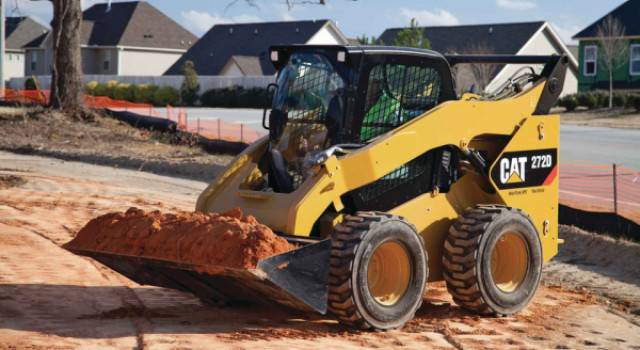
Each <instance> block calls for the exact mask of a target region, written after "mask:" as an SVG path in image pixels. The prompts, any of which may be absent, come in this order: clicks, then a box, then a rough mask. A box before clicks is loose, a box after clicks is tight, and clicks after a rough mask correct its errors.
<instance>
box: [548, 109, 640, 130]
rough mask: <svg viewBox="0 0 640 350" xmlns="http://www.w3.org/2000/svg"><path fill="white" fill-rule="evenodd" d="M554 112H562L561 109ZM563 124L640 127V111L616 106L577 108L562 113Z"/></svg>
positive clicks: (623, 127)
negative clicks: (592, 108) (611, 107)
mask: <svg viewBox="0 0 640 350" xmlns="http://www.w3.org/2000/svg"><path fill="white" fill-rule="evenodd" d="M552 112H558V113H561V112H562V111H561V110H560V109H558V110H554V111H552ZM560 121H561V122H562V124H570V125H585V126H600V127H607V128H622V129H640V112H637V111H634V110H627V109H624V110H622V109H619V108H614V109H613V110H609V109H606V108H604V109H598V110H591V111H590V110H576V111H574V112H569V113H561V114H560Z"/></svg>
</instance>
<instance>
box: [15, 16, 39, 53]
mask: <svg viewBox="0 0 640 350" xmlns="http://www.w3.org/2000/svg"><path fill="white" fill-rule="evenodd" d="M5 28H6V33H5V36H6V39H7V41H6V43H5V45H6V47H7V48H8V49H14V50H20V49H23V48H24V47H27V46H29V44H30V43H31V42H33V41H34V40H36V39H38V38H40V37H43V36H44V35H46V33H48V32H49V29H47V27H45V26H43V25H42V24H40V23H38V22H36V21H34V20H33V19H32V18H30V17H7V18H6V21H5Z"/></svg>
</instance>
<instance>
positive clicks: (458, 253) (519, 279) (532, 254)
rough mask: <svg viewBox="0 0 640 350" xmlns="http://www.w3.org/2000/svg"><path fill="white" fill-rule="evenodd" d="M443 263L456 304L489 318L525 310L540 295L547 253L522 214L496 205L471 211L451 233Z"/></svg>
mask: <svg viewBox="0 0 640 350" xmlns="http://www.w3.org/2000/svg"><path fill="white" fill-rule="evenodd" d="M444 248H445V249H444V254H443V257H442V263H443V267H444V272H443V275H444V279H445V280H446V282H447V289H448V290H449V293H450V294H451V295H452V296H453V300H454V301H455V302H456V304H458V305H460V306H462V307H464V308H466V309H468V310H471V311H475V312H478V313H480V314H485V315H491V314H493V315H511V314H513V313H516V312H518V311H520V310H522V309H523V308H524V307H525V306H527V304H529V302H530V301H531V298H532V297H533V295H534V294H535V292H536V290H537V289H538V285H539V284H540V276H541V274H542V247H541V243H540V238H539V236H538V233H537V231H536V228H535V226H534V225H533V223H532V222H531V220H530V219H529V217H528V216H527V215H525V214H524V213H523V212H522V211H520V210H517V209H512V208H508V207H504V206H497V205H478V206H476V207H474V208H468V209H467V210H466V211H465V212H464V213H463V214H462V215H460V217H459V218H458V220H457V221H456V222H455V223H454V224H453V225H452V226H451V228H450V229H449V234H448V236H447V239H446V240H445V246H444Z"/></svg>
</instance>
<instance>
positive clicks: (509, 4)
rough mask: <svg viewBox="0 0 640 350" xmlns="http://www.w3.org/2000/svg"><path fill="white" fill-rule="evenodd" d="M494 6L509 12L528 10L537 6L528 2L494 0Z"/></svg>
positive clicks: (525, 0) (523, 0) (520, 0)
mask: <svg viewBox="0 0 640 350" xmlns="http://www.w3.org/2000/svg"><path fill="white" fill-rule="evenodd" d="M496 5H498V6H499V7H502V8H506V9H509V10H530V9H532V8H536V7H537V6H538V4H536V3H535V2H533V1H530V0H496Z"/></svg>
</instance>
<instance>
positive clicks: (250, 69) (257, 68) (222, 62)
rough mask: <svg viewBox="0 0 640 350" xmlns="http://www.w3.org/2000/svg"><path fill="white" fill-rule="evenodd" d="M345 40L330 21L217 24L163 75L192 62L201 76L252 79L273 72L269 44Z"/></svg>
mask: <svg viewBox="0 0 640 350" xmlns="http://www.w3.org/2000/svg"><path fill="white" fill-rule="evenodd" d="M347 43H348V40H347V38H346V37H345V36H344V34H342V32H341V31H340V30H339V29H338V27H337V26H336V25H335V23H333V21H331V20H326V19H325V20H316V21H290V22H263V23H242V24H218V25H215V26H213V27H212V28H211V29H210V30H209V31H208V32H207V33H206V34H205V35H204V36H203V37H202V38H201V39H200V40H198V42H197V43H195V45H193V47H192V48H191V49H189V51H187V53H186V54H184V56H182V58H180V60H178V61H177V62H176V63H175V64H174V65H173V66H171V68H169V69H168V70H167V71H166V73H165V75H178V74H181V73H180V68H181V67H182V65H183V63H184V62H185V61H187V60H191V61H193V63H194V64H195V67H196V70H197V71H198V74H200V75H224V76H255V75H273V74H275V73H276V71H275V69H274V68H273V65H272V64H271V61H270V60H269V59H268V57H267V50H268V48H269V46H271V45H289V44H310V45H311V44H317V45H331V44H333V45H336V44H340V45H344V44H347Z"/></svg>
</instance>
